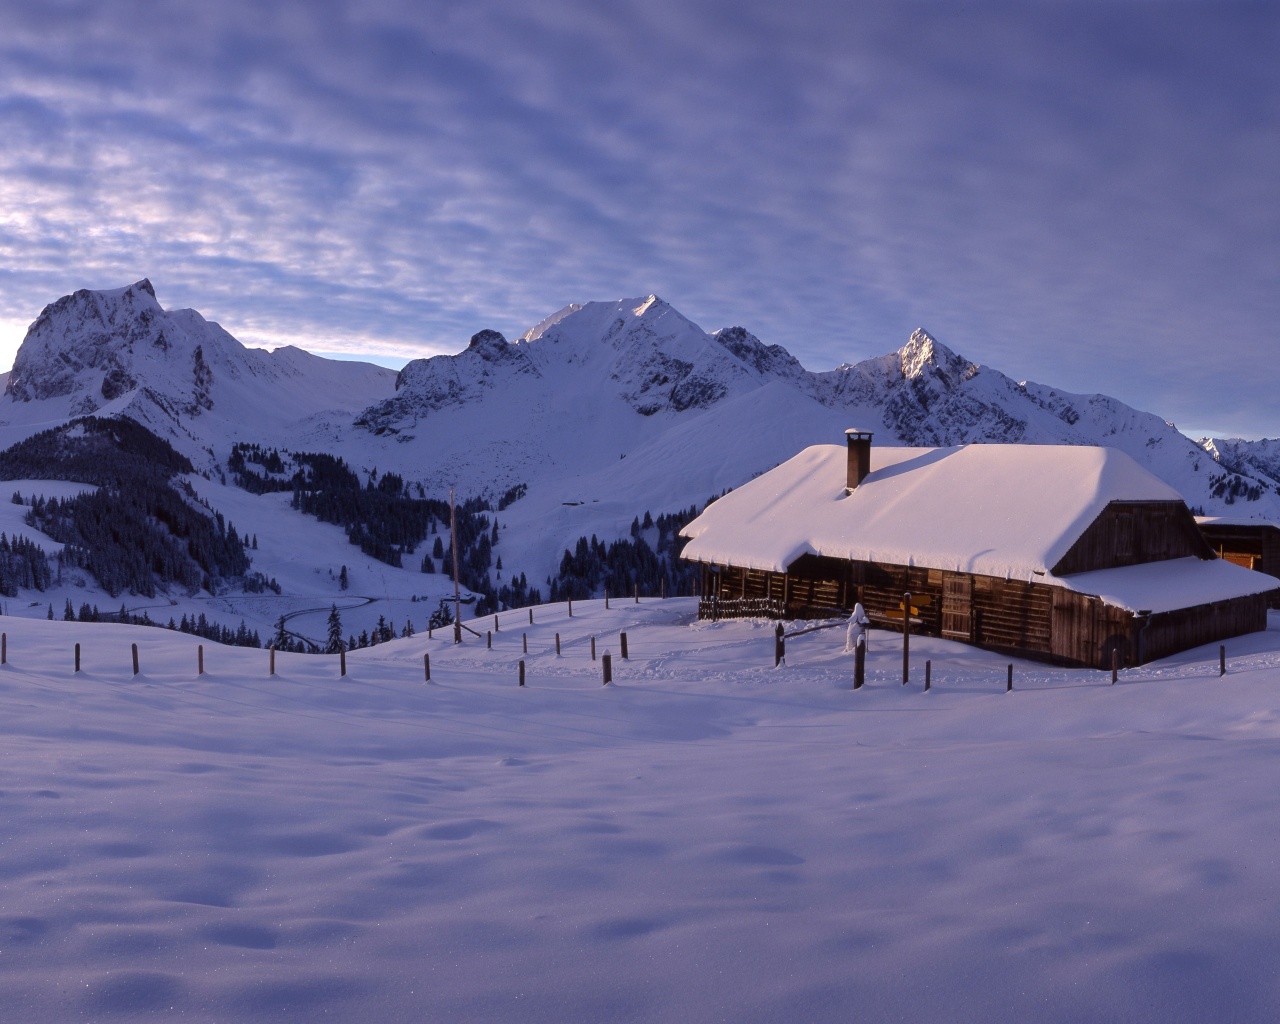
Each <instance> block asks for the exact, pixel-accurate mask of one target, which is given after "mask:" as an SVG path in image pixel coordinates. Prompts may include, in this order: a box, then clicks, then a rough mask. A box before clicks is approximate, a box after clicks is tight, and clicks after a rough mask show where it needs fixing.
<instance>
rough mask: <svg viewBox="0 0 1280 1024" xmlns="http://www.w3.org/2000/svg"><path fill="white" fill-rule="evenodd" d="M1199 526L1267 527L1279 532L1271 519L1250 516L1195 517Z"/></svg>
mask: <svg viewBox="0 0 1280 1024" xmlns="http://www.w3.org/2000/svg"><path fill="white" fill-rule="evenodd" d="M1196 522H1197V523H1199V524H1200V525H1201V526H1253V527H1258V526H1269V527H1271V528H1272V529H1273V530H1280V523H1277V522H1275V520H1272V519H1256V518H1253V517H1251V516H1196Z"/></svg>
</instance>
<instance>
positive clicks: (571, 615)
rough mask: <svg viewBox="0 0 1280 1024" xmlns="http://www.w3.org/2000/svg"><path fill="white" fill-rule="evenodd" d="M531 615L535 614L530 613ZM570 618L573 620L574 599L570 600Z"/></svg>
mask: <svg viewBox="0 0 1280 1024" xmlns="http://www.w3.org/2000/svg"><path fill="white" fill-rule="evenodd" d="M529 614H531V615H532V614H533V613H532V612H530V613H529ZM569 618H573V598H569Z"/></svg>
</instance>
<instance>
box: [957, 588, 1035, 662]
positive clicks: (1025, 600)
mask: <svg viewBox="0 0 1280 1024" xmlns="http://www.w3.org/2000/svg"><path fill="white" fill-rule="evenodd" d="M1051 589H1052V588H1050V587H1048V586H1045V585H1044V584H1035V583H1023V582H1020V581H1018V580H1002V579H997V578H995V577H992V576H975V577H974V578H973V613H974V616H975V625H974V638H973V639H974V642H975V643H977V644H981V645H982V646H984V647H997V648H1001V649H1006V650H1016V651H1025V652H1028V653H1033V654H1043V655H1048V654H1052V653H1053V648H1052V644H1051V637H1052V629H1053V625H1052V613H1053V603H1052V602H1053V595H1052V593H1051V592H1050V591H1051Z"/></svg>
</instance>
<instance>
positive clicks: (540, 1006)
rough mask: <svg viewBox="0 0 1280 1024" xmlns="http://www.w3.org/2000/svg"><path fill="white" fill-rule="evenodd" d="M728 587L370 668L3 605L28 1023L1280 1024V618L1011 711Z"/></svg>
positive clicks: (0, 868)
mask: <svg viewBox="0 0 1280 1024" xmlns="http://www.w3.org/2000/svg"><path fill="white" fill-rule="evenodd" d="M693 607H694V606H693V602H691V601H688V600H685V601H669V602H665V603H663V602H656V601H655V602H648V601H642V603H641V604H640V605H639V606H636V605H634V604H632V603H630V602H626V601H617V602H614V606H613V607H612V608H611V609H610V610H609V611H607V612H606V611H605V610H604V609H603V607H602V604H601V603H599V602H591V603H589V604H586V605H580V604H575V606H574V618H573V619H572V620H570V619H568V617H567V615H566V610H565V609H564V607H563V606H556V607H545V608H538V609H535V619H536V622H535V625H534V626H532V627H530V626H529V625H528V620H527V613H525V612H511V613H503V615H502V616H501V622H500V625H501V628H500V630H499V632H497V633H495V634H494V636H493V643H494V649H493V650H487V649H486V648H485V645H484V641H483V640H481V641H478V642H477V641H471V642H469V643H466V644H464V645H462V646H461V647H455V646H454V645H453V644H452V643H451V642H449V639H448V638H447V637H445V638H442V637H441V636H440V635H437V636H435V637H434V638H433V639H427V637H426V636H425V635H423V634H419V635H418V636H417V637H414V638H413V639H411V640H400V641H396V642H394V643H391V644H384V645H380V646H378V647H375V648H371V649H368V650H364V651H358V652H353V653H352V654H351V655H349V657H348V666H349V674H348V676H347V678H346V679H339V678H338V670H337V659H336V658H324V657H315V656H305V655H278V656H277V675H276V676H275V677H274V678H272V677H269V676H268V675H267V653H266V652H265V651H258V650H242V649H231V648H223V647H218V646H215V645H212V644H208V643H206V644H205V645H204V646H205V664H206V668H207V671H206V673H205V675H203V676H197V675H196V657H195V648H196V644H197V642H198V641H196V640H195V639H194V638H191V637H186V636H182V635H176V634H173V633H170V632H168V631H163V630H146V629H131V628H126V627H118V626H108V625H89V624H75V623H62V622H44V621H40V620H18V619H9V618H5V619H2V620H0V629H4V630H5V631H6V632H7V634H8V650H9V664H8V665H7V666H4V667H3V668H0V1007H3V1008H4V1009H3V1013H2V1014H0V1016H2V1017H3V1019H4V1020H6V1021H8V1020H15V1021H36V1022H41V1021H64V1020H72V1019H92V1020H111V1019H121V1020H133V1019H157V1018H159V1019H163V1018H167V1017H171V1016H172V1017H175V1018H176V1017H181V1018H182V1019H186V1020H196V1021H229V1020H244V1021H257V1020H271V1021H312V1020H316V1019H320V1018H326V1017H327V1018H328V1019H336V1020H351V1021H357V1020H360V1021H364V1020H385V1021H520V1022H544V1021H545V1022H565V1021H612V1020H620V1021H654V1022H657V1021H673V1020H681V1021H719V1020H732V1021H747V1022H751V1021H787V1022H793V1021H810V1020H814V1021H817V1020H823V1021H826V1020H849V1019H859V1020H877V1021H878V1020H947V1021H990V1020H1037V1021H1062V1022H1067V1021H1090V1020H1096V1021H1104V1020H1106V1021H1112V1020H1122V1021H1153V1022H1154V1021H1161V1022H1168V1021H1193V1020H1196V1021H1199V1020H1210V1019H1212V1020H1215V1021H1258V1020H1268V1019H1275V1017H1276V1016H1277V1014H1278V1013H1280V986H1278V984H1277V981H1276V977H1275V972H1274V964H1275V962H1276V960H1277V954H1278V953H1280V875H1278V874H1277V866H1278V865H1280V828H1277V824H1276V823H1277V820H1280V815H1278V814H1277V811H1278V810H1280V787H1278V786H1277V782H1280V778H1278V775H1280V768H1278V767H1277V765H1280V759H1278V755H1280V689H1277V684H1278V683H1280V673H1278V671H1277V665H1278V664H1280V632H1275V631H1269V632H1267V633H1265V634H1258V635H1255V636H1253V637H1245V638H1241V639H1239V640H1236V641H1232V642H1231V643H1230V644H1229V645H1228V647H1229V652H1230V655H1231V662H1230V671H1229V673H1228V675H1227V676H1226V677H1225V678H1222V679H1219V678H1218V675H1217V662H1216V655H1217V651H1216V648H1213V649H1204V650H1201V651H1198V652H1190V653H1188V654H1187V655H1184V656H1181V657H1180V658H1178V659H1174V660H1171V661H1170V662H1166V663H1162V664H1160V665H1156V666H1150V667H1147V668H1144V669H1140V670H1136V671H1134V672H1132V673H1125V674H1123V675H1122V678H1121V682H1120V684H1119V685H1117V686H1114V687H1113V686H1110V685H1109V676H1108V675H1107V674H1105V673H1100V672H1070V671H1065V670H1058V669H1053V668H1047V667H1045V666H1040V665H1033V664H1030V663H1023V662H1019V663H1016V666H1015V686H1016V687H1017V688H1016V689H1015V692H1014V693H1012V694H1007V693H1005V692H1004V678H1005V676H1004V672H1005V665H1006V664H1007V659H1004V658H1000V657H997V656H994V655H991V654H986V653H983V652H978V651H973V650H969V649H965V648H961V647H958V646H956V645H952V644H946V643H943V642H941V641H934V640H926V639H916V638H913V641H912V651H913V655H914V656H915V659H916V661H915V664H916V667H917V669H916V672H915V673H914V675H913V680H912V682H911V683H910V684H909V685H908V686H906V687H904V686H902V685H901V684H900V672H901V646H900V641H896V638H894V637H892V636H890V635H889V634H885V633H882V632H878V631H877V632H875V633H873V639H872V652H871V656H870V660H869V666H868V669H869V671H868V685H867V687H866V688H865V689H863V690H861V691H858V692H857V693H854V692H852V691H851V690H849V689H848V686H849V684H850V672H851V668H850V660H851V659H849V658H848V657H847V656H845V655H843V654H842V653H840V647H841V646H842V645H843V636H842V635H840V632H839V631H838V630H832V631H825V632H821V633H816V634H810V635H808V636H805V637H800V638H796V639H795V640H793V641H789V642H788V665H787V666H786V667H784V668H782V669H777V670H775V669H774V668H773V667H772V632H771V630H770V628H769V627H768V626H767V625H753V624H751V623H742V622H726V623H718V624H714V625H711V624H698V625H689V624H688V622H689V619H690V617H691V615H692V610H693ZM472 625H473V626H475V627H476V628H477V629H479V630H480V631H481V632H484V631H485V630H486V629H491V628H492V620H491V619H490V620H489V621H487V622H486V621H484V620H478V621H476V622H473V623H472ZM622 629H625V630H626V631H627V632H628V639H629V647H630V653H631V660H630V661H627V662H623V661H621V659H620V658H619V657H618V632H619V631H620V630H622ZM556 631H559V632H560V633H561V639H562V648H561V649H562V652H563V653H562V656H561V657H559V658H557V657H556V655H555V652H554V634H555V632H556ZM526 633H527V634H528V640H529V650H530V654H529V655H528V656H527V657H526V658H525V661H526V667H527V675H528V685H527V686H526V687H525V688H523V689H520V688H519V687H517V686H516V665H517V663H518V661H519V660H520V657H521V654H520V651H521V636H522V634H526ZM592 635H594V636H596V637H597V645H598V650H599V651H600V652H601V653H603V651H604V650H605V649H606V647H608V648H610V649H611V650H612V652H613V655H614V670H615V680H616V685H614V686H610V687H603V686H601V685H600V664H599V662H594V663H593V662H592V661H591V660H590V655H589V639H590V637H591V636H592ZM895 641H896V643H895ZM75 642H80V643H81V644H82V652H83V666H84V671H83V672H81V673H80V674H79V675H78V676H77V675H74V674H73V673H72V672H71V665H72V656H71V645H72V644H73V643H75ZM133 642H136V643H138V646H139V651H140V657H141V661H142V673H141V674H140V675H139V676H138V677H136V678H135V677H133V676H132V674H131V667H130V656H129V645H130V643H133ZM424 653H429V654H430V656H431V668H432V679H433V681H432V682H431V683H430V684H427V683H424V682H423V678H422V674H423V668H422V656H423V654H424ZM925 658H930V659H932V661H933V680H934V688H933V690H932V691H931V692H929V693H927V694H926V693H924V692H922V685H923V671H922V670H923V661H924V659H925Z"/></svg>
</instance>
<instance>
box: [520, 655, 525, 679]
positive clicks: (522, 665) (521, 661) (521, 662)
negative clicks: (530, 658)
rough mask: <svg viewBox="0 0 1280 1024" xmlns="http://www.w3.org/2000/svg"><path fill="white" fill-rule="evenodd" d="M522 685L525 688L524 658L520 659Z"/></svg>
mask: <svg viewBox="0 0 1280 1024" xmlns="http://www.w3.org/2000/svg"><path fill="white" fill-rule="evenodd" d="M520 685H521V686H524V658H521V659H520Z"/></svg>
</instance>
